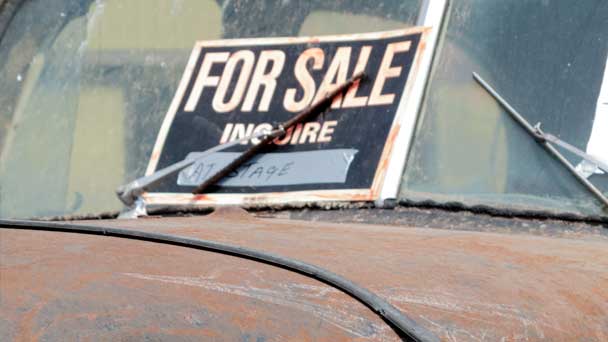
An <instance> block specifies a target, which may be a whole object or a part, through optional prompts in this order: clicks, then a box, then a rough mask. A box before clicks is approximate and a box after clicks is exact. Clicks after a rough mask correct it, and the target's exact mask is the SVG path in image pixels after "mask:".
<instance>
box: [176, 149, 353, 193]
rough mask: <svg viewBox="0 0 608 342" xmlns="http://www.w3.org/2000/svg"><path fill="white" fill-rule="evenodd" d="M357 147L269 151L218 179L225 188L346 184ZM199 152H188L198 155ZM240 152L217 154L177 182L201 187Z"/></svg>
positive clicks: (183, 174) (194, 155)
mask: <svg viewBox="0 0 608 342" xmlns="http://www.w3.org/2000/svg"><path fill="white" fill-rule="evenodd" d="M357 152H358V151H357V150H355V149H331V150H321V151H306V152H285V153H267V154H260V155H259V156H256V157H254V158H253V159H251V161H249V162H248V163H245V164H244V165H243V166H241V167H240V168H239V169H237V170H236V171H234V172H232V173H231V174H229V175H228V176H226V177H225V178H224V179H223V180H221V181H220V182H218V185H221V186H223V187H241V186H276V185H296V184H328V183H344V182H346V177H347V175H348V170H349V168H350V165H351V163H352V161H353V160H354V159H355V155H356V154H357ZM198 153H199V152H192V153H190V154H188V157H187V158H196V157H197V155H198ZM240 154H241V153H238V152H218V153H214V154H212V155H210V156H208V157H206V158H204V159H202V160H200V161H198V162H196V163H195V164H193V165H192V166H190V167H188V168H186V169H184V170H183V171H181V172H180V173H179V176H178V178H177V184H178V185H180V186H198V185H199V184H201V183H203V182H204V181H205V180H207V179H208V178H209V177H211V176H212V175H213V174H214V173H216V172H217V171H218V170H220V169H222V168H223V167H225V166H226V165H228V164H229V163H230V162H231V161H232V160H234V159H236V158H237V157H238V156H239V155H240Z"/></svg>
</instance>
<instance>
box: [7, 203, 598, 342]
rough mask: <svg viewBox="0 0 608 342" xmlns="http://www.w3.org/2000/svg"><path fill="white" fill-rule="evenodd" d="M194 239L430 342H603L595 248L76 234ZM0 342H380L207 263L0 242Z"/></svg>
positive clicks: (373, 229) (164, 224) (548, 242)
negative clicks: (335, 278) (265, 257)
mask: <svg viewBox="0 0 608 342" xmlns="http://www.w3.org/2000/svg"><path fill="white" fill-rule="evenodd" d="M87 223H88V224H94V225H100V226H105V227H121V228H126V229H137V230H147V231H155V232H162V233H168V234H175V235H180V236H187V237H196V238H201V239H206V240H213V241H218V242H225V243H230V244H235V245H240V246H244V247H249V248H254V249H257V250H263V251H268V252H272V253H275V254H278V255H283V256H287V257H291V258H295V259H298V260H301V261H305V262H308V263H311V264H314V265H318V266H321V267H324V268H326V269H328V270H331V271H332V272H335V273H337V274H339V275H341V276H344V277H346V278H348V279H350V280H352V281H354V282H355V283H357V284H359V285H362V286H364V287H366V288H367V289H369V290H371V291H373V292H375V293H376V294H378V295H379V296H380V297H382V298H384V299H386V300H387V301H389V302H390V303H391V304H393V305H394V306H396V307H397V308H399V309H400V310H402V311H403V312H405V313H407V315H408V316H409V317H411V318H413V319H415V320H416V321H417V322H418V323H420V324H421V325H423V326H425V327H426V328H427V329H429V330H431V331H432V332H434V333H435V334H436V335H437V336H439V337H440V338H441V339H442V340H451V341H473V340H475V341H497V340H501V339H504V340H507V341H511V340H548V341H557V340H564V341H569V340H589V341H602V340H608V239H606V238H605V237H597V236H595V237H593V238H589V237H584V236H583V237H581V236H574V237H550V236H532V235H529V234H501V233H488V232H476V231H454V230H442V229H432V228H415V227H407V226H388V225H372V224H360V223H327V222H309V221H298V220H288V219H276V218H275V219H270V218H259V217H254V216H252V215H250V214H247V213H246V212H244V211H243V212H239V211H234V210H232V211H231V210H228V211H226V210H220V211H218V212H215V213H213V214H211V215H208V216H193V217H156V218H154V217H151V218H146V219H139V220H101V221H88V222H87ZM0 288H1V291H0V306H1V311H0V330H2V331H3V335H4V336H8V337H9V338H10V339H12V340H17V341H19V340H32V339H41V340H42V339H44V340H66V339H67V340H74V339H99V338H101V337H103V338H104V339H112V340H114V339H120V340H125V339H130V338H131V339H137V340H139V339H153V340H156V339H158V340H166V339H178V340H201V339H203V340H225V341H252V342H253V341H256V342H257V341H286V340H299V341H359V340H361V341H362V340H374V341H392V340H400V338H399V336H397V335H396V334H395V332H394V331H393V330H392V329H391V327H389V326H388V325H387V324H386V323H385V322H383V321H382V319H380V318H379V317H378V316H376V315H375V314H374V313H373V312H372V311H370V310H369V309H368V308H367V307H365V306H364V305H363V304H361V303H359V302H358V301H356V300H354V299H353V298H351V297H349V296H348V295H346V294H344V293H342V292H341V291H339V290H337V289H335V288H333V287H330V286H328V285H326V284H324V283H321V282H319V281H317V280H314V279H311V278H308V277H306V276H304V275H301V274H297V273H293V272H289V271H286V270H283V269H280V268H276V267H273V266H270V265H265V264H260V263H256V262H254V261H251V260H245V259H240V258H236V257H233V256H227V255H222V254H217V253H211V252H204V251H196V250H189V249H184V248H181V247H179V246H166V245H158V244H154V243H150V242H144V241H131V240H124V239H117V238H113V237H98V236H85V235H77V234H69V233H53V232H41V231H17V230H7V229H3V230H0Z"/></svg>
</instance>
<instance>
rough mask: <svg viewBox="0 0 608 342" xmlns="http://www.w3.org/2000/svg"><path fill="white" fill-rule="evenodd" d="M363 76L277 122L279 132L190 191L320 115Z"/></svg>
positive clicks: (202, 187) (202, 189)
mask: <svg viewBox="0 0 608 342" xmlns="http://www.w3.org/2000/svg"><path fill="white" fill-rule="evenodd" d="M364 76H365V75H364V73H363V72H360V73H357V74H355V75H354V76H353V77H351V78H350V79H348V80H346V82H344V83H342V84H340V85H339V86H338V87H336V88H335V89H334V90H333V91H332V92H330V93H328V94H326V95H325V96H324V97H323V98H322V99H320V100H319V101H317V102H315V103H314V104H312V105H311V106H309V107H308V108H306V109H304V110H303V111H302V112H300V113H298V114H297V115H296V116H294V117H292V118H291V119H289V120H287V121H285V122H283V123H282V124H279V125H278V129H276V130H275V131H278V132H279V134H277V135H273V134H269V135H267V136H266V137H265V138H264V139H262V141H261V142H260V143H259V144H257V145H253V146H251V147H250V148H249V149H247V151H245V152H243V154H241V155H240V156H238V158H236V159H235V160H233V161H232V162H231V163H230V164H228V165H226V166H225V167H224V168H222V169H221V170H219V171H218V172H216V173H215V174H213V175H212V176H211V177H209V178H207V180H205V181H204V182H203V183H201V184H200V185H199V186H198V187H197V188H196V189H195V190H194V191H193V192H192V193H193V194H202V193H203V192H205V190H207V189H208V188H209V187H210V186H212V185H213V184H215V183H217V182H218V181H220V180H221V179H222V178H224V177H225V176H226V175H228V174H229V173H231V172H232V171H234V170H236V169H237V168H238V167H239V166H241V165H243V163H245V162H246V161H247V160H249V159H251V158H252V157H253V156H255V155H256V154H258V153H259V152H260V151H261V150H262V149H263V148H265V147H266V146H267V145H269V144H270V143H272V141H273V140H274V139H276V138H278V137H280V136H282V135H284V134H285V131H286V130H288V129H289V128H291V127H293V126H295V125H297V124H299V123H303V122H307V121H309V120H312V119H314V118H316V117H317V116H318V115H320V114H321V113H323V112H325V111H326V110H327V109H329V108H330V107H331V104H332V102H333V101H334V99H335V98H336V97H337V96H339V95H344V93H346V91H347V90H348V89H349V88H350V87H351V86H352V85H353V84H354V83H355V82H357V81H359V80H361V81H362V80H363V77H364Z"/></svg>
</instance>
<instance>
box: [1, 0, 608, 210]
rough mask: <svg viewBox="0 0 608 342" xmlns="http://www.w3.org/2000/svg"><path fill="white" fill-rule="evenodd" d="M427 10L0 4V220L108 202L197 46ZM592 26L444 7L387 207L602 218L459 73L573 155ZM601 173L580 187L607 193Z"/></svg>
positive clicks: (592, 79)
mask: <svg viewBox="0 0 608 342" xmlns="http://www.w3.org/2000/svg"><path fill="white" fill-rule="evenodd" d="M3 5H4V6H3ZM425 5H426V2H425V1H423V0H407V1H402V0H384V1H375V2H369V1H359V0H357V1H342V0H335V1H318V0H314V1H290V0H283V1H271V0H264V1H253V0H251V1H247V0H225V1H221V0H218V1H215V0H130V1H121V0H57V1H52V2H49V1H44V0H23V1H4V2H3V1H2V0H0V10H2V11H3V12H0V13H4V16H3V17H7V18H8V19H10V20H8V19H3V20H4V21H3V20H0V217H42V216H56V215H68V214H84V213H101V212H105V211H114V210H119V209H121V208H122V203H121V202H120V201H119V200H118V198H117V196H116V194H115V191H114V190H115V189H116V188H117V187H118V186H119V185H122V184H125V183H127V182H129V181H131V180H133V179H136V178H138V177H141V176H142V175H144V173H145V172H146V167H147V166H148V163H149V161H150V156H151V154H152V150H153V147H154V143H155V139H156V138H157V135H158V132H159V130H160V127H161V124H162V122H163V118H164V116H165V114H166V113H167V109H168V108H169V106H170V104H171V100H172V98H173V96H174V95H175V92H176V88H177V87H178V84H179V82H180V78H181V77H182V75H183V73H184V69H185V68H186V64H187V62H188V58H189V56H190V53H191V51H192V48H193V46H194V43H195V42H196V41H202V40H214V39H231V38H252V37H286V36H314V35H330V34H347V33H365V32H376V31H383V30H393V29H403V28H407V27H412V26H416V25H419V24H418V23H420V22H422V20H421V19H422V18H421V17H422V14H421V13H424V9H425ZM5 22H6V23H7V24H6V25H4V24H3V23H5ZM605 32H608V3H606V2H605V1H602V0H590V1H585V2H581V3H580V4H577V5H576V6H575V5H572V2H571V1H567V0H555V1H546V0H533V1H527V2H525V3H524V2H500V3H497V2H489V1H484V0H461V1H454V2H453V4H451V6H450V7H449V8H448V10H447V12H446V17H445V20H444V27H443V30H442V32H441V35H440V42H439V46H438V48H437V51H436V54H435V62H434V65H433V68H432V71H431V75H430V79H429V83H428V86H427V89H426V93H425V94H426V95H425V97H424V98H423V103H422V110H421V112H420V115H419V119H418V124H417V128H416V132H415V134H414V138H413V142H412V144H411V146H412V147H411V150H410V151H409V156H408V159H407V163H406V167H405V171H404V173H403V177H402V181H401V185H400V192H399V200H400V201H401V202H403V203H405V202H425V201H433V202H436V203H452V202H457V203H464V204H465V205H486V206H491V207H497V208H506V209H510V208H513V209H524V210H527V209H530V210H551V211H554V212H558V213H575V214H582V215H605V211H604V210H603V209H602V206H601V205H600V204H599V203H597V201H596V200H595V199H594V198H593V197H592V196H590V195H589V194H588V192H587V191H586V190H585V188H584V187H582V186H581V185H580V184H579V183H578V182H577V181H576V180H575V179H574V178H573V177H572V175H570V174H569V173H568V172H567V171H566V170H565V169H564V168H563V167H562V166H561V165H560V164H559V163H557V162H556V161H555V160H554V159H552V158H551V157H550V156H549V155H547V154H546V153H545V152H544V151H543V150H542V148H541V147H540V146H539V145H538V144H536V143H535V142H534V140H532V139H530V137H529V136H527V135H526V133H525V132H523V131H521V130H520V129H519V128H518V126H517V125H516V124H514V123H513V122H511V121H510V118H509V117H508V115H506V114H505V113H504V112H503V110H502V108H501V107H500V106H499V105H498V104H497V103H496V102H495V101H494V100H493V99H492V98H491V97H490V96H489V95H488V94H487V93H486V92H484V90H483V89H482V88H480V87H479V86H478V85H476V83H474V82H473V79H472V77H471V73H472V72H478V73H479V74H480V75H482V76H483V77H484V78H485V79H487V80H489V81H490V82H491V83H492V84H493V85H494V86H495V87H496V89H497V90H498V91H499V92H501V94H502V95H504V97H505V98H507V99H508V100H509V101H510V102H511V103H512V104H513V105H514V106H515V107H516V108H517V109H518V110H519V111H520V112H521V113H522V114H523V115H526V116H527V119H528V120H529V121H530V122H532V123H536V122H538V121H541V122H542V123H543V129H544V130H545V131H547V132H550V133H552V134H554V135H557V136H559V137H560V138H562V139H564V140H565V141H567V142H569V143H571V144H573V145H575V146H577V147H578V148H580V149H582V150H586V148H587V145H588V144H589V142H590V140H591V139H590V135H591V132H592V130H598V128H597V127H598V126H599V125H598V124H594V122H599V121H598V120H597V119H596V117H598V116H597V115H596V113H597V103H598V97H599V93H600V88H601V86H602V80H603V77H604V67H605V64H606V53H607V50H608V44H607V42H606V40H605V39H606V37H605ZM200 124H201V125H204V122H203V123H200ZM600 129H601V128H600ZM605 129H606V128H604V130H605ZM600 132H601V131H600ZM604 132H605V131H604ZM567 157H568V158H570V161H571V162H572V163H573V164H575V165H577V164H579V163H580V158H578V159H577V158H576V157H575V156H573V155H567ZM607 178H608V177H607V176H606V175H601V174H595V175H593V176H591V178H590V180H592V181H593V182H594V183H595V184H597V185H598V187H599V188H600V189H601V190H602V191H604V192H606V191H608V180H607Z"/></svg>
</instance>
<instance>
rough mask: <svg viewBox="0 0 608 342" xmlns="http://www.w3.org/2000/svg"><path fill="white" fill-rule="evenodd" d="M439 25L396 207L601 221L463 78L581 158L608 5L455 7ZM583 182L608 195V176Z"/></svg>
mask: <svg viewBox="0 0 608 342" xmlns="http://www.w3.org/2000/svg"><path fill="white" fill-rule="evenodd" d="M446 20H447V26H446V29H445V32H444V34H443V38H442V41H441V43H440V46H439V53H438V58H437V60H436V61H435V66H434V69H433V72H432V75H431V78H430V83H429V85H428V89H427V97H426V99H425V101H424V107H423V109H422V112H421V115H420V117H419V121H418V127H417V132H416V134H415V138H414V143H413V145H412V146H413V147H412V150H411V151H410V156H409V159H408V161H407V166H406V171H405V173H404V175H403V181H402V186H401V192H400V197H401V199H402V200H409V201H427V200H431V201H435V202H441V203H448V202H458V203H460V204H465V205H473V206H474V205H489V206H498V207H503V208H507V209H510V208H512V209H522V210H552V211H558V212H572V213H576V214H584V215H588V214H592V215H598V214H599V215H602V214H603V215H605V214H606V211H603V212H602V209H601V205H600V204H599V203H598V202H597V201H596V200H595V199H594V197H593V196H592V195H590V194H589V193H588V192H587V190H586V189H585V188H584V187H582V186H581V185H580V184H579V183H578V182H577V181H576V180H575V179H574V177H573V176H572V175H571V174H570V173H568V172H567V171H566V169H565V168H564V167H563V166H562V165H561V164H559V163H558V162H556V161H555V160H554V159H553V158H552V157H550V156H549V155H548V154H547V153H546V151H545V150H544V149H543V148H541V147H540V145H539V144H537V143H536V142H535V141H534V140H533V139H531V138H530V136H529V135H528V134H527V133H525V132H524V131H523V130H522V129H521V128H520V127H519V126H517V125H516V124H515V123H514V122H513V120H512V119H511V118H510V117H509V116H508V115H507V114H506V113H505V112H504V111H503V109H502V108H501V107H500V106H499V105H498V104H497V102H496V101H494V100H493V99H492V98H491V97H490V96H489V95H488V94H487V93H486V92H485V91H484V90H483V89H482V88H481V87H479V86H478V85H477V84H476V83H475V82H474V81H473V79H472V77H471V73H472V72H477V73H479V74H480V75H481V76H482V77H483V78H484V79H486V80H487V81H488V82H489V83H490V84H492V85H493V87H494V88H496V89H497V90H498V92H499V93H500V94H501V95H502V96H503V97H504V98H505V99H507V101H509V102H510V103H511V104H512V105H513V107H515V108H516V109H517V110H518V111H519V112H521V114H522V115H523V116H525V117H526V118H527V119H528V120H529V121H530V122H531V123H532V124H533V125H534V124H535V123H537V122H541V123H542V128H543V130H544V131H546V132H551V133H553V134H554V135H557V136H558V137H560V138H561V139H563V140H565V141H567V142H569V143H571V144H572V145H574V146H576V147H578V148H579V149H581V150H583V151H584V150H585V148H586V146H587V143H588V141H589V137H590V133H591V130H592V126H593V124H594V117H595V111H596V102H597V99H598V93H599V91H600V85H601V83H602V77H603V74H604V68H605V63H606V55H607V51H608V36H607V35H606V33H608V2H606V1H605V0H587V1H576V2H573V1H570V0H528V1H487V0H460V1H454V2H453V3H452V5H451V8H450V10H449V13H448V15H447V18H446ZM606 148H608V146H606ZM564 154H565V155H566V157H567V158H568V159H569V160H570V162H571V163H573V164H574V165H577V164H578V163H579V162H580V161H581V159H580V158H576V157H575V156H573V155H571V154H568V153H567V152H564ZM590 180H591V181H592V182H594V183H595V184H596V185H597V186H598V187H599V188H601V189H602V190H603V191H604V192H605V193H607V192H608V176H606V175H594V176H592V177H591V178H590Z"/></svg>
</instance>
